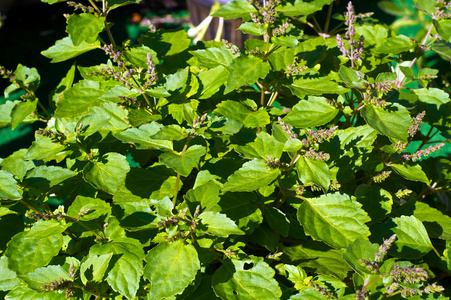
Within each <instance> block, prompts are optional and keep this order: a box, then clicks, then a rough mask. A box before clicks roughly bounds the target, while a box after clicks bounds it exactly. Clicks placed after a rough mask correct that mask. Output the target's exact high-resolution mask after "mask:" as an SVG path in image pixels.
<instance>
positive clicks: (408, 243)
mask: <svg viewBox="0 0 451 300" xmlns="http://www.w3.org/2000/svg"><path fill="white" fill-rule="evenodd" d="M392 220H393V222H394V223H395V224H396V227H394V228H392V231H393V232H394V233H396V241H395V246H396V249H395V251H396V256H397V257H402V258H406V259H417V258H420V257H423V256H424V255H426V254H427V253H428V252H429V251H431V250H432V249H433V248H434V247H433V246H432V243H431V240H430V239H429V236H428V233H427V231H426V228H424V225H423V223H421V221H420V220H418V219H417V218H415V217H414V216H401V217H399V218H394V219H392Z"/></svg>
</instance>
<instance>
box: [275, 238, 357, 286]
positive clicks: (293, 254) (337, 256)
mask: <svg viewBox="0 0 451 300" xmlns="http://www.w3.org/2000/svg"><path fill="white" fill-rule="evenodd" d="M312 246H313V247H311V248H309V247H307V246H303V245H297V246H294V247H287V248H284V249H283V252H284V255H285V256H286V257H288V259H289V261H292V262H296V265H298V266H300V267H305V268H312V269H314V270H315V271H316V272H317V273H320V274H326V275H331V276H334V277H337V278H340V279H344V278H345V277H346V276H347V275H348V272H349V270H350V268H349V266H348V264H347V263H346V262H345V261H344V260H343V250H334V249H330V248H329V247H327V246H326V247H318V244H316V243H315V244H313V245H312ZM299 261H301V263H300V264H298V262H299Z"/></svg>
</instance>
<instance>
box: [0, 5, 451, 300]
mask: <svg viewBox="0 0 451 300" xmlns="http://www.w3.org/2000/svg"><path fill="white" fill-rule="evenodd" d="M43 2H47V3H49V4H53V3H56V2H66V1H65V0H43ZM138 2H139V0H129V1H127V0H110V1H108V2H107V1H105V0H103V1H95V0H89V3H90V6H84V5H82V4H79V3H74V2H67V4H69V5H71V6H73V7H74V8H75V9H76V10H75V12H74V13H73V14H71V15H68V16H67V29H66V31H67V33H68V36H67V37H66V38H64V39H62V40H58V41H56V43H55V45H54V46H52V47H50V48H49V49H47V50H45V51H43V52H42V54H43V55H44V56H46V57H48V58H50V59H51V60H52V62H55V63H56V62H61V61H66V60H69V59H72V58H74V57H77V56H79V55H81V54H83V53H85V52H88V51H93V50H95V51H101V50H103V51H104V52H105V53H106V55H107V56H108V57H109V59H108V60H107V61H106V63H104V64H101V65H94V66H81V65H78V66H77V65H76V64H75V63H74V64H73V66H72V67H71V68H70V69H69V71H68V72H67V74H66V75H65V76H64V78H62V79H61V82H60V84H59V85H58V86H57V87H56V88H55V90H54V92H53V93H52V94H51V95H50V97H49V105H44V104H42V99H37V98H36V96H35V91H36V89H37V88H38V87H39V81H40V76H39V74H38V72H37V70H36V69H34V68H28V67H25V66H22V65H18V67H17V69H16V70H15V71H8V70H6V69H5V68H2V69H1V70H0V73H1V75H2V76H3V77H4V78H6V79H9V80H10V81H11V85H10V86H9V87H8V88H6V90H5V95H6V96H8V95H9V94H11V93H12V92H13V91H16V90H19V89H21V90H23V91H24V92H25V93H24V95H23V96H21V97H20V99H18V100H15V101H8V102H7V103H5V104H3V105H1V106H0V112H1V115H2V116H3V117H2V118H3V119H2V125H10V126H12V127H13V128H15V127H16V126H17V125H19V124H20V123H23V122H26V123H30V122H40V124H43V126H42V129H40V130H38V131H36V134H35V140H34V141H33V144H32V145H31V146H30V147H29V148H28V149H21V150H19V151H17V152H15V153H13V154H12V155H11V156H9V157H6V158H3V159H2V160H1V163H0V167H1V170H0V199H1V201H0V204H1V205H0V224H1V227H0V232H1V235H0V236H1V239H0V241H1V243H0V247H1V248H0V251H2V252H1V255H2V256H1V257H0V290H1V291H4V292H5V299H60V298H61V299H64V298H77V299H107V298H111V299H112V298H114V299H123V297H125V298H127V299H163V298H167V299H215V298H222V299H291V300H296V299H327V298H329V299H389V298H390V299H399V298H402V297H410V298H411V299H448V298H447V297H446V295H445V294H444V293H445V292H444V291H443V287H442V286H441V285H442V284H443V285H444V284H446V282H444V281H443V279H444V278H446V276H447V275H449V274H450V273H449V272H450V268H451V262H450V257H449V250H450V247H451V244H450V239H451V218H450V217H449V216H448V214H449V210H448V209H449V206H450V199H449V195H450V187H451V186H450V185H451V175H450V170H451V168H450V159H449V157H447V156H446V153H447V152H444V151H443V149H442V152H441V153H442V154H444V155H437V153H435V155H431V154H433V153H434V152H437V151H439V150H440V149H441V148H443V147H445V146H447V145H449V134H450V130H449V126H450V118H449V112H450V109H451V100H450V97H449V93H450V84H449V78H450V77H449V73H448V74H446V73H445V74H440V75H439V74H438V70H437V69H433V68H431V67H428V66H427V63H428V59H427V58H424V54H425V53H426V52H433V53H436V55H440V56H441V57H442V59H443V60H442V61H443V62H446V63H448V61H449V60H451V44H450V43H451V36H450V33H451V30H450V28H449V27H450V24H451V20H450V18H449V17H450V9H449V8H450V5H451V4H450V2H448V1H435V0H417V1H415V6H416V7H417V9H418V10H419V11H421V13H422V14H424V15H425V22H427V24H428V30H427V32H426V33H425V35H424V36H421V37H420V38H419V40H415V39H411V38H408V37H406V36H404V35H396V34H395V33H394V31H393V30H392V28H391V27H390V26H389V25H385V24H381V23H380V22H378V21H377V20H376V19H374V18H371V14H356V13H355V12H354V9H353V6H352V4H351V3H349V5H348V7H347V12H346V13H345V14H344V16H340V15H338V16H336V17H334V18H335V21H336V22H339V23H340V24H341V25H342V26H338V27H336V28H335V29H333V30H330V31H329V29H328V28H329V24H330V22H331V18H330V16H331V15H332V6H330V9H329V10H328V12H327V13H328V16H329V17H328V18H327V23H326V24H325V26H324V28H321V27H320V26H319V25H318V24H317V22H316V21H315V18H314V17H312V14H314V13H317V12H319V11H320V10H321V9H322V8H323V6H325V5H332V2H333V1H332V0H316V1H305V2H303V1H300V0H295V1H283V0H270V1H264V2H263V3H260V2H259V1H251V2H247V1H233V2H229V3H227V4H226V5H224V6H222V7H221V8H220V9H218V10H217V11H216V12H215V13H214V14H213V16H217V17H223V18H225V19H230V18H242V19H243V21H244V22H243V24H242V26H241V27H240V29H241V30H242V31H243V32H245V33H250V34H253V35H256V36H262V37H263V38H262V39H249V40H247V41H246V48H245V49H238V48H237V47H236V46H234V45H232V44H231V43H229V42H227V41H224V42H198V43H197V44H196V45H190V43H191V41H190V39H188V38H187V34H186V32H185V31H184V30H157V31H154V30H150V31H149V32H147V33H144V34H143V35H142V36H141V37H140V38H139V39H138V43H137V44H136V45H135V44H131V43H130V42H129V41H124V42H123V43H122V44H118V43H116V41H115V40H114V37H113V35H112V34H111V31H110V26H111V24H110V23H109V22H108V19H107V17H108V13H109V12H110V11H111V10H113V9H116V8H118V7H121V6H124V5H128V4H132V3H138ZM383 2H384V3H385V5H387V1H383ZM343 23H344V25H343ZM308 27H313V28H314V29H315V31H316V34H315V35H314V36H310V35H307V34H305V33H304V31H303V30H304V29H305V30H306V31H307V30H308ZM343 32H344V34H343ZM420 59H421V62H422V64H418V61H419V60H420ZM79 76H81V77H80V79H78V77H79ZM49 107H50V108H49ZM424 132H425V133H424ZM437 136H441V137H442V140H441V141H436V137H437ZM51 199H57V200H58V201H63V204H62V205H60V206H59V207H51V205H49V200H51ZM379 243H382V244H381V246H379V245H378V244H379Z"/></svg>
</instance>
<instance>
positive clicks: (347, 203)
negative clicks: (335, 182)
mask: <svg viewBox="0 0 451 300" xmlns="http://www.w3.org/2000/svg"><path fill="white" fill-rule="evenodd" d="M361 206H362V205H361V204H360V203H358V202H357V201H355V199H353V198H351V197H350V196H348V195H346V194H340V193H338V192H336V193H333V194H327V195H322V196H320V197H316V198H305V199H304V202H303V203H302V204H301V206H300V207H299V210H298V214H297V216H298V220H299V222H301V224H302V226H303V227H304V231H305V233H306V234H307V235H310V236H311V237H312V238H313V239H314V240H318V241H323V242H325V243H327V244H329V245H331V246H332V247H334V248H344V247H347V246H348V245H350V244H351V243H353V242H354V241H355V240H356V239H357V238H363V239H366V238H367V237H368V236H369V235H370V231H369V229H368V227H367V226H366V225H365V223H366V222H368V221H370V220H371V219H370V218H369V217H368V215H367V214H366V212H365V211H364V210H362V208H361Z"/></svg>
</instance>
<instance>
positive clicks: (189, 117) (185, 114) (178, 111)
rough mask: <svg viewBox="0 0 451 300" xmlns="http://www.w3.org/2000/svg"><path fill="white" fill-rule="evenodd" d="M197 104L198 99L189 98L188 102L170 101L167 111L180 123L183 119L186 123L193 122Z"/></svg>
mask: <svg viewBox="0 0 451 300" xmlns="http://www.w3.org/2000/svg"><path fill="white" fill-rule="evenodd" d="M198 105H199V101H197V100H190V102H188V103H171V104H169V113H170V114H171V115H172V117H173V118H174V119H175V120H177V122H178V123H179V124H182V123H183V122H184V121H186V122H187V123H188V124H193V123H194V120H196V117H197V114H196V110H197V106H198Z"/></svg>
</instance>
